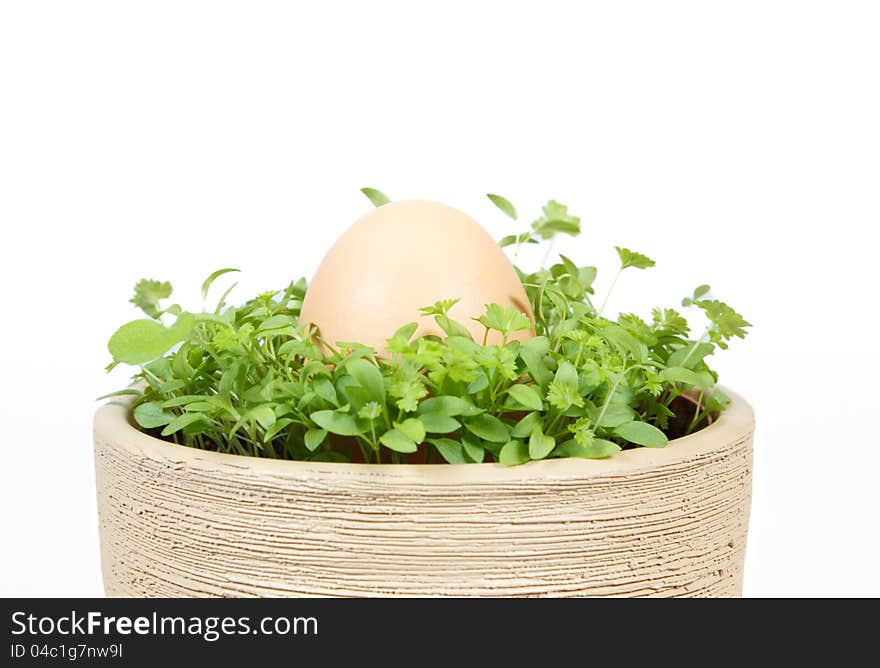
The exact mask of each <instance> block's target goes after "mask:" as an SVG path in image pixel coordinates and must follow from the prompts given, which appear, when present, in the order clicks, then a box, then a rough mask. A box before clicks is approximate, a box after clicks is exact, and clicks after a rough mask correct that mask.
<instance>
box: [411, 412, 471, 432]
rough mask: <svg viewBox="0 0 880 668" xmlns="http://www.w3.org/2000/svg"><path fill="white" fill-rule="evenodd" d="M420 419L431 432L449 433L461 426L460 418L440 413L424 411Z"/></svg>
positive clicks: (426, 429) (427, 430)
mask: <svg viewBox="0 0 880 668" xmlns="http://www.w3.org/2000/svg"><path fill="white" fill-rule="evenodd" d="M419 420H421V422H422V425H423V426H424V427H425V431H426V432H428V433H429V434H448V433H450V432H453V431H455V430H456V429H458V428H459V427H461V423H460V422H459V421H458V420H456V419H455V418H452V417H449V416H448V415H441V414H440V413H422V414H421V415H419Z"/></svg>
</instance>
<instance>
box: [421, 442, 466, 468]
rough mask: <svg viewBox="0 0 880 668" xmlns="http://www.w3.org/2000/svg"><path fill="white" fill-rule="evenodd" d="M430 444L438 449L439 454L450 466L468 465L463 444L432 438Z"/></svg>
mask: <svg viewBox="0 0 880 668" xmlns="http://www.w3.org/2000/svg"><path fill="white" fill-rule="evenodd" d="M429 443H431V445H433V446H434V447H435V448H437V452H439V453H440V455H441V456H442V457H443V459H445V460H446V461H447V462H448V463H450V464H467V463H468V461H467V459H465V456H464V451H463V450H462V447H461V444H460V443H456V442H455V441H452V440H450V439H448V438H432V439H431V440H430V441H429Z"/></svg>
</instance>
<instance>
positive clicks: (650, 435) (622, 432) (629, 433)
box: [614, 422, 669, 448]
mask: <svg viewBox="0 0 880 668" xmlns="http://www.w3.org/2000/svg"><path fill="white" fill-rule="evenodd" d="M614 433H615V435H617V436H620V438H622V439H624V440H625V441H629V442H630V443H635V444H636V445H643V446H645V447H646V448H662V447H664V446H665V445H666V444H667V443H668V442H669V439H668V438H666V434H664V433H663V432H662V431H660V430H659V429H657V427H655V426H654V425H650V424H648V423H647V422H627V423H625V424H622V425H620V426H619V427H615V429H614Z"/></svg>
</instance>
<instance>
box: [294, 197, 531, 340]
mask: <svg viewBox="0 0 880 668" xmlns="http://www.w3.org/2000/svg"><path fill="white" fill-rule="evenodd" d="M441 299H460V300H461V301H459V302H458V303H457V304H455V306H453V307H452V309H451V310H450V311H449V315H450V316H451V317H452V318H454V319H456V320H458V321H459V322H461V323H462V324H463V325H464V326H465V327H467V329H468V330H469V331H470V332H471V334H472V335H473V337H474V340H476V341H478V342H482V340H483V335H484V332H485V329H484V327H483V326H482V325H481V324H480V323H478V322H476V321H474V320H473V319H472V318H475V317H479V316H481V315H482V314H483V313H484V312H485V309H486V304H492V303H497V304H501V305H502V306H513V307H515V308H516V309H518V310H519V311H521V312H523V313H525V314H526V315H528V317H529V319H530V320H532V321H533V322H534V315H533V314H532V310H531V308H530V306H529V301H528V298H527V297H526V294H525V291H524V290H523V287H522V284H521V283H520V281H519V277H518V276H517V275H516V271H514V269H513V266H512V265H511V264H510V262H509V261H508V259H507V257H506V256H505V255H504V253H503V252H502V250H501V248H500V247H499V246H498V244H497V243H495V241H494V240H493V239H492V237H490V236H489V234H488V233H487V232H486V231H485V230H484V229H483V228H482V227H480V225H479V224H477V222H476V221H474V220H473V219H472V218H471V217H470V216H468V215H466V214H464V213H462V212H461V211H458V210H457V209H453V208H452V207H449V206H446V205H444V204H438V203H437V202H428V201H420V200H409V201H400V202H392V203H390V204H385V205H383V206H381V207H379V208H377V209H374V210H373V211H371V212H370V213H368V214H367V215H366V216H364V217H363V218H361V219H360V220H358V221H357V222H356V223H355V224H354V225H352V226H351V227H350V228H348V230H346V231H345V233H343V235H342V236H341V237H339V239H338V240H337V241H336V243H335V244H333V247H332V248H330V250H329V252H328V253H327V255H326V256H325V257H324V259H323V261H322V262H321V264H320V266H319V267H318V271H317V272H316V273H315V276H314V278H313V279H312V282H311V285H310V286H309V289H308V292H307V293H306V296H305V299H304V300H303V306H302V315H301V317H300V320H301V321H302V322H304V323H311V324H314V325H316V326H317V327H318V330H319V333H320V336H321V338H322V339H323V340H324V341H326V342H328V343H330V344H335V343H336V342H338V341H346V342H353V341H356V342H358V343H364V344H367V345H369V346H372V347H373V348H375V349H376V350H377V351H379V352H380V353H382V352H384V350H385V341H386V339H388V338H390V337H391V336H393V335H394V332H395V331H397V329H398V328H400V327H401V326H403V325H405V324H407V323H410V322H418V325H419V327H418V329H417V330H416V336H419V335H423V334H436V335H438V336H445V335H444V334H443V331H442V330H441V329H440V328H439V327H438V326H437V324H436V323H435V322H434V318H433V316H421V315H420V314H419V309H420V308H422V307H424V306H430V305H432V304H434V303H435V302H437V301H439V300H441ZM532 336H534V331H532V330H523V331H519V332H514V333H513V334H512V335H511V336H510V338H512V339H518V340H520V341H524V340H527V339H529V338H531V337H532ZM488 342H489V343H500V342H501V336H500V334H499V333H498V332H495V331H493V332H490V334H489V339H488Z"/></svg>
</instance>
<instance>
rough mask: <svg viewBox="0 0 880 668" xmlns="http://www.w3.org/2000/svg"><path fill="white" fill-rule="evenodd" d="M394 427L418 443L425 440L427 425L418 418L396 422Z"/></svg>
mask: <svg viewBox="0 0 880 668" xmlns="http://www.w3.org/2000/svg"><path fill="white" fill-rule="evenodd" d="M394 427H395V429H397V430H398V431H401V432H403V433H404V434H405V435H406V436H407V437H408V438H410V439H412V440H413V441H415V442H416V443H421V442H422V441H424V440H425V425H424V424H422V421H421V420H419V419H418V418H407V419H406V420H404V421H403V422H395V423H394Z"/></svg>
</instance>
